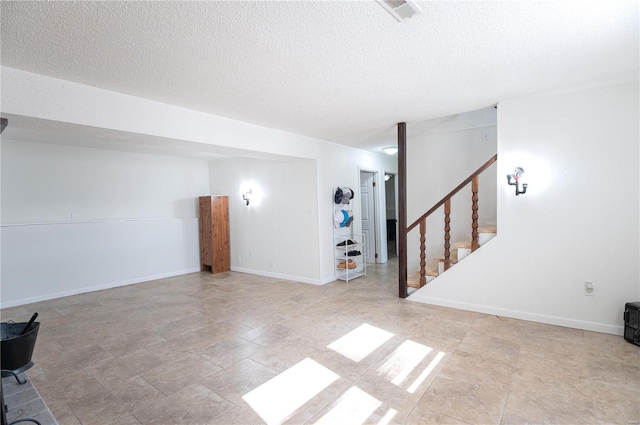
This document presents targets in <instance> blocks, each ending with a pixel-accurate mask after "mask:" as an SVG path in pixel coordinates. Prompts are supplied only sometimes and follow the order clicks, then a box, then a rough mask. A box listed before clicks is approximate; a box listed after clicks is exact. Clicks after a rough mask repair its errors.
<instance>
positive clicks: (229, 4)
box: [1, 0, 639, 150]
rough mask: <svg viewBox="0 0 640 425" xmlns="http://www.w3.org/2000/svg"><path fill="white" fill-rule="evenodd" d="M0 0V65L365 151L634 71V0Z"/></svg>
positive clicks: (629, 77)
mask: <svg viewBox="0 0 640 425" xmlns="http://www.w3.org/2000/svg"><path fill="white" fill-rule="evenodd" d="M418 4H419V6H420V8H421V9H422V11H423V13H422V14H421V15H418V16H416V17H414V18H412V19H411V20H408V21H405V22H402V23H399V22H397V21H396V20H395V19H394V18H393V17H391V16H390V15H389V14H388V13H387V12H386V11H385V10H384V9H383V8H382V7H380V5H379V4H377V3H376V2H374V1H362V2H353V1H338V2H329V1H313V2H312V1H296V2H293V1H286V2H273V1H259V2H248V1H221V2H196V1H177V2H157V1H146V2H144V1H143V2H132V1H127V2H115V1H114V2H97V1H89V2H44V1H39V2H23V1H16V2H12V1H6V0H3V1H2V3H1V12H2V21H1V24H2V26H1V32H2V33H1V36H2V40H1V41H2V44H1V48H2V51H1V61H2V65H5V66H9V67H13V68H18V69H22V70H25V71H29V72H34V73H38V74H44V75H48V76H52V77H56V78H60V79H64V80H69V81H74V82H79V83H82V84H87V85H90V86H95V87H100V88H103V89H107V90H112V91H116V92H121V93H126V94H130V95H134V96H139V97H143V98H147V99H152V100H157V101H160V102H165V103H170V104H174V105H179V106H183V107H186V108H190V109H194V110H198V111H203V112H208V113H212V114H215V115H220V116H223V117H228V118H233V119H237V120H241V121H247V122H251V123H255V124H259V125H263V126H266V127H271V128H277V129H281V130H285V131H290V132H294V133H299V134H304V135H308V136H312V137H317V138H320V139H324V140H329V141H333V142H337V143H342V144H347V145H351V146H354V147H359V148H363V149H371V150H376V149H379V148H380V147H382V146H386V145H389V144H393V143H394V139H395V127H394V125H395V123H397V122H399V121H406V122H408V123H409V128H410V124H411V123H413V122H419V121H422V120H425V119H430V118H435V117H441V116H445V115H450V114H454V113H459V112H466V111H470V110H475V109H480V108H483V107H486V106H489V105H492V104H495V103H496V102H497V101H499V100H502V99H507V98H513V97H519V96H523V95H529V94H536V93H543V92H549V91H555V90H565V89H571V88H580V87H585V86H589V85H596V84H603V83H617V82H624V81H629V80H632V79H637V78H638V72H639V68H638V61H639V59H638V50H639V43H638V22H639V16H638V2H637V1H636V0H632V1H618V0H609V1H605V0H597V1H588V0H580V1H558V2H551V1H536V2H508V1H500V2H498V1H471V2H452V1H448V2H437V1H429V2H418Z"/></svg>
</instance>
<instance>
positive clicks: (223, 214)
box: [198, 196, 231, 273]
mask: <svg viewBox="0 0 640 425" xmlns="http://www.w3.org/2000/svg"><path fill="white" fill-rule="evenodd" d="M199 201H200V212H199V216H198V224H199V227H200V270H202V271H210V272H211V273H221V272H226V271H229V270H231V259H230V255H229V197H228V196H201V197H200V198H199Z"/></svg>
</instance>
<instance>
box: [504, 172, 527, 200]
mask: <svg viewBox="0 0 640 425" xmlns="http://www.w3.org/2000/svg"><path fill="white" fill-rule="evenodd" d="M523 174H524V170H523V169H522V167H516V168H515V169H514V170H513V173H511V174H507V183H508V184H510V185H511V186H515V187H516V196H518V195H520V194H525V193H527V183H520V178H522V175H523ZM520 187H522V190H520Z"/></svg>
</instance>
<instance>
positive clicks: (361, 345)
mask: <svg viewBox="0 0 640 425" xmlns="http://www.w3.org/2000/svg"><path fill="white" fill-rule="evenodd" d="M392 336H393V334H392V333H391V332H387V331H385V330H382V329H380V328H377V327H375V326H371V325H369V324H367V323H363V324H362V325H360V326H358V327H357V328H355V329H354V330H352V331H351V332H349V333H348V334H346V335H345V336H343V337H341V338H339V339H337V340H335V341H334V342H332V343H331V344H329V345H327V348H329V349H331V350H333V351H336V352H338V353H340V354H342V355H343V356H345V357H347V358H349V359H351V360H353V361H354V362H359V361H360V360H362V359H364V358H365V357H367V356H368V355H369V354H371V353H373V352H374V351H375V350H376V349H378V347H380V346H381V345H382V344H384V343H385V342H387V341H388V340H389V339H390V338H391V337H392Z"/></svg>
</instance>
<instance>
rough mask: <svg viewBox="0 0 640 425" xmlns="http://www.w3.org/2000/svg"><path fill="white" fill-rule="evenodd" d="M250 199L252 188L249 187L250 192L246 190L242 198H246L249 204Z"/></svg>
mask: <svg viewBox="0 0 640 425" xmlns="http://www.w3.org/2000/svg"><path fill="white" fill-rule="evenodd" d="M250 199H251V189H249V191H248V192H245V193H243V194H242V200H244V201H245V202H246V203H247V206H248V205H249V200H250Z"/></svg>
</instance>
